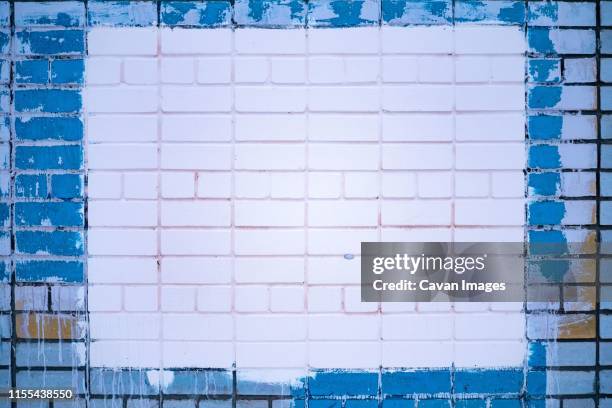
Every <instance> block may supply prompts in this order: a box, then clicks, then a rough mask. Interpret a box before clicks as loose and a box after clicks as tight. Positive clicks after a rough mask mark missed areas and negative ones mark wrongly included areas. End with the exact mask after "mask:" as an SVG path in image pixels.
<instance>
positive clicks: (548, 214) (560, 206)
mask: <svg viewBox="0 0 612 408" xmlns="http://www.w3.org/2000/svg"><path fill="white" fill-rule="evenodd" d="M528 213H529V224H530V225H559V224H561V223H562V221H563V216H564V215H565V203H563V202H562V201H536V202H531V203H529V205H528Z"/></svg>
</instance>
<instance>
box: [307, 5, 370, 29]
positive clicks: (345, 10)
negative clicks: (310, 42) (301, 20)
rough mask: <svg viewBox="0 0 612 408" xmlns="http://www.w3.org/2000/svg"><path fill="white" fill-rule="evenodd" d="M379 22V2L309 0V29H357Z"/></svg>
mask: <svg viewBox="0 0 612 408" xmlns="http://www.w3.org/2000/svg"><path fill="white" fill-rule="evenodd" d="M379 21H380V0H350V1H347V0H331V1H330V0H311V1H310V2H309V3H308V25H309V26H310V27H357V26H364V25H376V24H378V23H379Z"/></svg>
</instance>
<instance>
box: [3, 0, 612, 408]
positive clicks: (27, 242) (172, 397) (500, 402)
mask: <svg viewBox="0 0 612 408" xmlns="http://www.w3.org/2000/svg"><path fill="white" fill-rule="evenodd" d="M611 3H612V2H601V3H600V7H599V10H597V7H596V3H595V2H594V1H589V2H581V3H578V2H573V3H569V2H540V1H529V2H526V1H472V0H470V1H467V0H455V1H450V0H440V1H412V0H382V2H381V1H378V0H354V1H327V0H310V1H309V2H308V3H306V2H305V1H301V0H257V1H248V0H236V1H235V2H230V1H225V0H211V1H205V2H199V1H162V2H160V4H158V3H157V2H148V1H140V2H108V1H104V2H103V1H89V2H88V4H87V11H86V10H85V4H84V3H82V2H76V1H75V2H62V3H56V4H51V5H44V4H41V3H28V4H25V3H16V4H9V2H0V26H1V27H2V28H1V29H0V47H1V52H2V54H4V55H3V62H2V64H1V65H0V82H1V83H2V88H1V89H0V111H1V115H2V118H3V119H2V122H1V123H0V125H1V126H0V142H1V143H0V152H1V155H2V158H3V160H2V164H3V165H2V168H1V171H2V173H1V175H2V178H1V179H0V196H1V204H0V219H1V220H2V232H1V234H2V235H0V254H1V255H2V259H1V260H0V271H4V273H0V276H1V279H0V280H2V282H3V284H2V286H0V288H1V289H0V294H2V296H1V297H0V310H1V312H0V313H1V314H0V338H2V339H3V341H2V342H1V343H0V388H4V387H8V386H17V387H28V386H34V385H39V384H41V383H42V381H43V379H44V381H45V383H46V384H47V386H53V387H61V386H70V387H71V388H76V389H78V390H79V392H81V393H82V394H81V396H82V397H88V398H87V399H89V396H91V401H90V402H89V403H91V404H93V405H99V404H101V403H102V404H103V405H109V404H110V405H113V406H121V407H124V404H127V406H134V404H137V405H145V406H150V405H153V406H158V405H159V403H160V402H162V401H163V404H164V405H177V406H178V405H185V406H190V407H193V406H194V404H196V403H198V404H200V405H202V406H203V407H204V406H208V405H226V406H229V405H232V406H236V405H244V404H248V405H262V407H263V406H264V405H265V406H274V407H276V406H285V405H287V404H289V405H301V404H303V403H304V401H308V402H307V403H308V405H309V406H314V405H321V408H322V407H323V406H325V407H332V406H333V407H335V406H338V407H340V406H341V404H344V405H345V406H346V407H347V408H350V407H349V406H353V405H354V406H357V405H364V407H363V408H366V407H365V405H370V406H372V407H373V406H377V407H378V406H381V405H383V406H385V407H387V406H388V407H391V406H392V405H401V406H402V407H410V406H415V405H418V406H419V407H434V406H446V407H448V406H449V404H453V406H457V407H484V406H485V404H486V403H487V401H489V403H490V406H492V407H494V408H495V407H511V406H512V407H513V406H517V407H518V406H521V404H526V405H527V406H529V407H539V406H544V405H545V403H546V402H548V403H549V404H550V403H552V404H553V405H552V406H556V404H558V403H559V402H560V401H561V400H563V401H564V406H565V407H568V406H569V407H572V406H574V407H590V406H595V403H596V399H598V398H599V397H600V396H601V397H602V398H601V400H600V401H599V406H612V400H610V399H607V398H605V397H610V396H611V395H612V371H610V367H611V366H612V348H611V347H610V346H611V345H612V344H611V343H610V339H611V338H612V321H611V319H610V314H609V308H610V303H609V302H608V303H597V302H596V301H595V300H596V297H597V296H598V293H597V292H596V290H595V289H594V286H595V284H597V283H598V282H600V281H601V282H605V283H610V282H612V276H610V272H611V271H610V259H609V258H602V259H601V260H598V259H592V258H594V256H593V255H594V254H595V252H596V249H597V245H598V244H597V242H601V243H609V242H610V241H611V240H612V234H611V233H610V227H609V226H610V224H611V223H612V207H611V206H610V205H609V203H610V201H609V197H610V196H611V194H612V192H611V191H610V187H609V186H610V184H611V183H610V178H609V175H610V172H609V169H610V167H611V165H612V157H611V154H612V153H611V152H612V149H610V139H611V138H612V116H610V115H609V113H610V111H611V110H612V108H611V106H612V97H611V93H610V90H611V88H609V87H606V86H604V85H605V83H606V82H608V83H609V82H610V81H612V78H610V73H609V72H610V68H609V66H610V65H609V64H610V63H609V61H610V60H606V58H605V57H606V56H608V54H610V53H612V51H611V50H612V30H606V29H605V28H609V27H610V26H611V25H612V6H611ZM330 15H331V16H332V17H330ZM463 22H469V23H481V24H514V25H521V26H524V28H525V32H526V35H527V37H528V43H529V52H528V57H529V62H528V67H527V82H528V84H529V90H528V93H527V95H526V98H527V108H528V112H529V120H528V125H527V135H528V136H527V138H528V140H527V149H528V157H529V159H528V160H529V163H528V172H527V175H526V177H527V185H528V192H527V194H528V195H527V196H528V198H529V201H530V203H529V205H528V219H529V227H528V228H527V231H526V237H527V238H528V239H529V240H530V241H539V240H545V241H548V240H556V241H561V242H566V243H580V244H581V245H579V246H580V247H581V248H582V251H580V252H582V253H583V255H585V256H573V257H571V258H572V259H563V260H561V261H558V262H564V263H565V264H564V265H567V268H566V269H567V271H571V272H572V273H571V274H569V273H568V274H566V275H568V276H569V275H571V276H572V277H573V278H574V279H578V281H579V282H582V283H584V284H585V286H588V284H590V285H591V287H590V288H588V287H586V288H585V290H583V291H581V292H580V298H579V300H583V301H585V303H586V304H587V306H586V307H585V306H584V305H583V307H582V308H580V309H579V310H572V308H571V307H570V306H571V305H569V304H568V303H567V302H564V301H563V300H564V299H562V298H558V299H553V301H552V302H551V303H550V304H546V305H542V304H530V305H529V318H528V328H527V330H528V337H529V339H530V340H531V342H530V345H529V347H530V353H529V355H530V357H529V361H527V362H526V364H525V367H524V368H523V369H516V370H484V371H483V370H468V371H463V370H417V371H414V370H409V369H406V370H399V371H394V372H387V371H384V370H379V371H378V372H363V371H360V372H347V371H323V372H313V373H310V374H309V375H308V376H305V377H304V378H303V379H302V380H301V381H298V382H297V383H293V384H267V383H259V382H257V383H253V382H250V381H248V380H243V377H242V374H241V372H240V371H238V372H235V371H231V372H230V371H219V370H175V371H172V372H164V373H163V374H162V373H159V372H157V371H154V370H153V371H146V370H145V371H139V370H131V369H125V370H121V371H112V370H101V369H92V370H89V369H87V366H86V361H87V360H86V352H87V350H86V341H85V342H84V341H82V340H83V339H86V325H85V324H84V323H85V318H86V315H85V314H84V310H86V308H84V303H85V301H86V299H85V296H84V290H85V288H86V287H85V285H84V275H85V274H84V267H83V257H84V253H86V251H85V241H84V230H85V228H84V226H85V220H84V218H85V217H84V189H83V168H84V165H83V161H84V160H83V156H84V150H83V145H82V140H83V126H82V121H81V118H80V115H79V112H80V111H81V93H80V89H81V86H82V82H83V72H84V68H83V60H82V59H83V56H84V55H85V47H86V46H85V39H86V37H85V33H84V28H85V27H86V26H87V25H92V26H93V25H111V26H117V25H127V26H149V25H164V26H172V27H175V26H182V27H218V26H232V27H236V26H260V27H283V28H290V27H303V26H309V27H348V26H360V25H377V24H388V25H414V24H427V25H431V24H454V23H457V24H459V23H463ZM593 63H594V64H595V65H596V66H595V67H592V66H591V65H590V64H593ZM606 67H608V68H606ZM593 68H595V69H593ZM596 95H599V97H600V99H599V100H600V101H601V102H600V104H599V105H598V102H597V101H598V99H597V97H596ZM598 122H599V123H598ZM598 125H599V126H598ZM598 238H599V239H600V240H598ZM606 255H610V254H609V253H606ZM589 257H590V258H591V259H590V260H589V259H583V258H589ZM550 262H552V261H550V260H547V259H543V260H541V259H537V260H534V263H533V265H532V269H530V272H533V275H534V277H538V276H539V277H542V276H545V277H546V278H547V279H548V281H549V282H550V281H552V282H555V281H557V282H559V283H561V282H563V281H564V279H565V276H566V275H563V276H552V277H551V276H550V275H547V273H546V271H547V267H549V266H550V265H551V263H550ZM556 270H558V268H556ZM531 275H532V274H531V273H530V275H529V276H530V277H531ZM7 283H10V284H7ZM559 288H561V286H559ZM607 288H608V287H605V286H603V287H602V288H601V291H602V292H601V293H602V294H603V291H604V290H608V289H607ZM557 293H559V292H557ZM566 296H567V295H566ZM554 300H556V301H554ZM588 305H590V306H588ZM11 310H14V313H12V314H11ZM60 339H61V341H60ZM41 340H44V342H42V345H41ZM39 346H40V347H42V349H38V347H39ZM45 369H46V370H45ZM43 377H44V378H43ZM466 398H468V399H466ZM419 400H420V401H419ZM545 400H547V401H545ZM246 401H249V402H248V403H247V402H246ZM85 403H86V402H85V400H84V399H78V400H76V401H75V402H74V404H77V405H84V404H85ZM65 404H66V403H60V402H57V401H56V402H54V403H53V405H54V406H55V405H65ZM69 404H71V403H69ZM43 405H47V403H43ZM4 406H8V402H7V401H6V400H1V399H0V407H4ZM316 408H319V407H316Z"/></svg>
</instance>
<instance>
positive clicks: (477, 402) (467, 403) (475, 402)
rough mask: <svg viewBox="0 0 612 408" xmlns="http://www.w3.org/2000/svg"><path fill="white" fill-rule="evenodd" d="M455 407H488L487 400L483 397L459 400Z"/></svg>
mask: <svg viewBox="0 0 612 408" xmlns="http://www.w3.org/2000/svg"><path fill="white" fill-rule="evenodd" d="M455 408H487V401H486V400H482V399H467V400H457V401H455Z"/></svg>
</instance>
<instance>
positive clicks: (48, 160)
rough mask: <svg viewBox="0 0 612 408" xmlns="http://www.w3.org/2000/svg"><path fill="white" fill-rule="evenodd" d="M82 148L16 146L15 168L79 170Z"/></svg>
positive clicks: (72, 146) (81, 161) (81, 163)
mask: <svg viewBox="0 0 612 408" xmlns="http://www.w3.org/2000/svg"><path fill="white" fill-rule="evenodd" d="M82 165H83V148H82V146H77V145H70V146H17V147H16V148H15V168H17V169H23V170H53V169H57V170H79V169H81V168H82Z"/></svg>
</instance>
